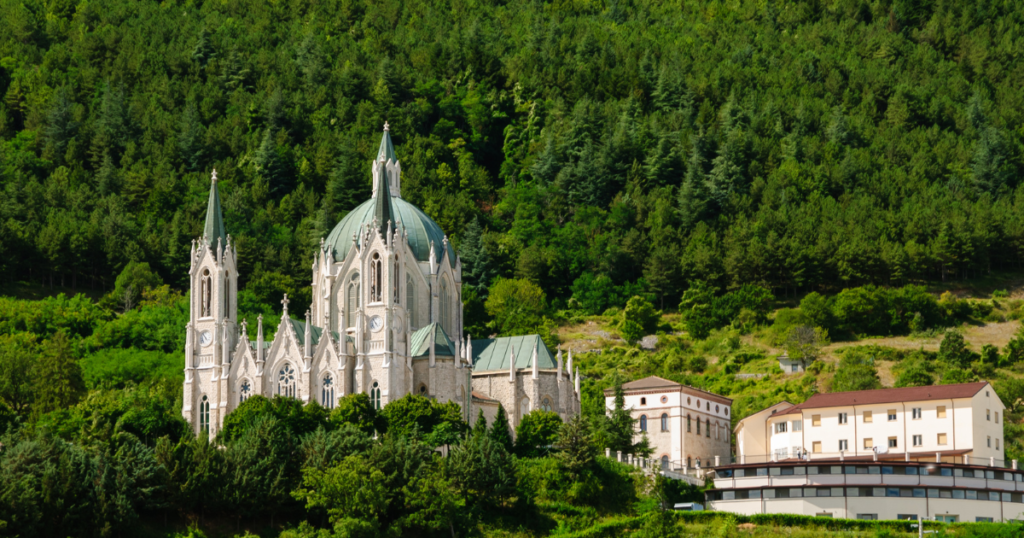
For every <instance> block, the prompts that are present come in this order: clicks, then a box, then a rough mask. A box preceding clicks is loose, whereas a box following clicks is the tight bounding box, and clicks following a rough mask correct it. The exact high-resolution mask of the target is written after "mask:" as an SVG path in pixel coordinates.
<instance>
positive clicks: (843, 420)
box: [839, 413, 847, 424]
mask: <svg viewBox="0 0 1024 538" xmlns="http://www.w3.org/2000/svg"><path fill="white" fill-rule="evenodd" d="M846 421H847V414H846V413H839V423H840V424H846Z"/></svg>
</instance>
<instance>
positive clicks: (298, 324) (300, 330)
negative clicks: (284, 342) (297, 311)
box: [288, 316, 324, 346]
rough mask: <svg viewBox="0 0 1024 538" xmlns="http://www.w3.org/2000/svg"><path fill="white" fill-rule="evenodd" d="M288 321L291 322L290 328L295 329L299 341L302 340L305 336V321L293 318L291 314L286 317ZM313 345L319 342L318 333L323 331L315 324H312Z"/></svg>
mask: <svg viewBox="0 0 1024 538" xmlns="http://www.w3.org/2000/svg"><path fill="white" fill-rule="evenodd" d="M288 321H290V322H291V323H292V328H293V329H295V336H298V337H299V342H304V341H305V338H306V322H304V321H299V320H297V319H293V318H292V317H291V316H289V317H288ZM312 327H313V335H312V336H313V345H314V346H315V345H317V344H318V343H320V335H321V334H323V333H324V330H323V329H321V328H320V327H317V326H316V325H313V326H312Z"/></svg>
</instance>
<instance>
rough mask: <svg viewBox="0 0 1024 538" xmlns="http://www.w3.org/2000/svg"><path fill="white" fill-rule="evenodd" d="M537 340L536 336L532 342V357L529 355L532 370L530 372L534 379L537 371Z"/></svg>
mask: <svg viewBox="0 0 1024 538" xmlns="http://www.w3.org/2000/svg"><path fill="white" fill-rule="evenodd" d="M539 341H540V338H538V339H537V341H535V342H534V343H533V356H532V357H530V362H532V363H533V372H532V377H533V378H534V379H537V374H538V373H539V372H538V371H537V346H538V342H539Z"/></svg>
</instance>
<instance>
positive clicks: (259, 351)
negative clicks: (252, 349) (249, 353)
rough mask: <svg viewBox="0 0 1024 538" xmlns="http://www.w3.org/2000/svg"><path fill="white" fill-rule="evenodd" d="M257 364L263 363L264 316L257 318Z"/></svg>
mask: <svg viewBox="0 0 1024 538" xmlns="http://www.w3.org/2000/svg"><path fill="white" fill-rule="evenodd" d="M256 362H263V314H260V315H258V316H256Z"/></svg>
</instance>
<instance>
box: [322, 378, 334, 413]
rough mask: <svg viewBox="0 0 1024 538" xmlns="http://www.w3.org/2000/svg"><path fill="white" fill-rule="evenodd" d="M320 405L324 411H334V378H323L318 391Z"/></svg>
mask: <svg viewBox="0 0 1024 538" xmlns="http://www.w3.org/2000/svg"><path fill="white" fill-rule="evenodd" d="M320 404H321V405H323V406H324V408H325V409H334V378H333V377H331V374H327V375H325V376H324V382H323V386H322V387H321V389H320Z"/></svg>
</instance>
